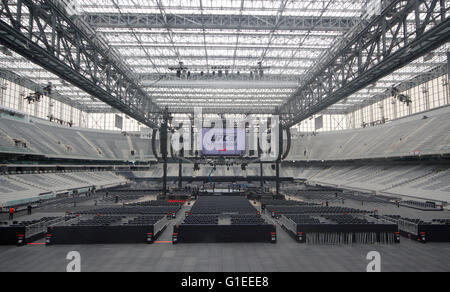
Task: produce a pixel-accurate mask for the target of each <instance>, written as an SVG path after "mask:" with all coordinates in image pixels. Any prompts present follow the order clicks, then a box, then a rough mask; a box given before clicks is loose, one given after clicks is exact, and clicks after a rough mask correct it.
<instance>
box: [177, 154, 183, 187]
mask: <svg viewBox="0 0 450 292" xmlns="http://www.w3.org/2000/svg"><path fill="white" fill-rule="evenodd" d="M178 187H179V188H180V189H181V188H183V160H181V158H180V159H179V162H178Z"/></svg>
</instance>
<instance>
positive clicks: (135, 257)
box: [0, 202, 450, 272]
mask: <svg viewBox="0 0 450 292" xmlns="http://www.w3.org/2000/svg"><path fill="white" fill-rule="evenodd" d="M353 204H355V205H357V204H358V203H357V202H355V203H354V202H349V203H346V206H352V205H353ZM355 207H357V206H355ZM377 207H378V208H379V207H380V206H377ZM187 208H188V207H183V210H181V212H179V214H178V217H177V219H176V220H173V221H171V225H170V226H169V227H168V228H167V229H166V230H165V232H164V233H163V234H162V235H161V236H160V238H159V239H158V242H157V243H154V244H152V245H146V244H127V245H122V244H117V245H115V244H113V245H55V246H49V247H47V246H45V245H42V244H37V245H27V246H24V247H15V246H0V272H6V271H8V272H24V271H27V272H33V271H35V272H64V271H66V266H67V264H68V263H69V261H68V260H66V256H67V253H69V252H71V251H77V252H79V253H80V254H81V270H82V271H84V272H100V271H102V272H103V271H105V272H122V271H125V272H364V271H366V266H367V265H368V263H369V261H368V260H367V259H366V256H367V254H368V253H369V252H370V251H378V252H379V253H380V254H381V270H382V271H383V272H434V271H436V272H449V271H450V244H448V243H427V244H421V243H417V242H414V241H411V240H408V239H406V238H403V237H402V238H401V243H400V244H396V245H353V246H311V245H302V244H299V243H297V242H295V241H294V240H293V239H292V238H291V237H290V236H289V235H288V234H287V233H286V232H285V231H284V230H282V229H281V228H280V227H279V226H278V227H277V235H278V242H277V243H276V244H270V243H231V244H221V243H217V244H181V243H180V244H177V245H172V244H171V243H170V240H171V234H172V230H173V229H172V228H173V224H175V222H179V221H180V220H182V217H183V216H184V211H186V210H187ZM386 208H388V209H387V210H386V211H394V210H391V208H392V207H391V206H388V207H386ZM379 209H380V208H379ZM393 209H395V208H393ZM411 210H412V209H408V208H401V211H402V212H403V211H404V212H405V213H407V214H410V212H414V213H415V212H416V211H411ZM48 211H49V210H45V212H46V213H45V214H46V215H50V214H51V213H48ZM380 211H381V210H380ZM398 213H399V210H397V212H395V214H398ZM416 214H417V213H416ZM411 215H414V214H411ZM439 215H440V216H439V217H441V216H442V217H446V216H448V213H439ZM263 216H265V215H263ZM426 216H431V217H433V218H434V217H435V216H434V214H430V213H428V212H427V215H426ZM439 217H436V218H439ZM20 219H22V220H23V219H26V217H23V218H20ZM267 219H268V220H272V219H271V218H267ZM42 242H43V241H42V240H41V241H40V242H38V243H42Z"/></svg>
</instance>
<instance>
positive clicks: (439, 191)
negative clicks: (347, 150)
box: [281, 163, 450, 202]
mask: <svg viewBox="0 0 450 292" xmlns="http://www.w3.org/2000/svg"><path fill="white" fill-rule="evenodd" d="M281 174H282V176H284V177H293V178H295V179H303V180H306V181H308V182H309V183H314V184H320V185H326V186H333V187H338V188H346V189H353V190H359V191H362V192H370V193H373V192H377V193H379V194H382V195H385V196H393V197H398V196H407V197H414V198H420V199H425V200H434V201H440V202H450V169H448V167H446V166H445V165H444V166H443V165H439V164H420V163H417V164H405V165H396V164H367V165H360V164H340V165H315V164H311V165H305V166H298V167H295V168H294V167H293V166H286V165H284V166H283V167H282V171H281ZM292 174H295V176H289V175H292Z"/></svg>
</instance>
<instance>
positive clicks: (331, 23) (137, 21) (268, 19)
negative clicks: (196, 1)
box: [82, 13, 359, 32]
mask: <svg viewBox="0 0 450 292" xmlns="http://www.w3.org/2000/svg"><path fill="white" fill-rule="evenodd" d="M82 17H83V20H84V21H86V22H87V23H89V24H90V25H92V26H94V27H102V28H147V29H149V28H150V29H155V28H170V29H203V28H204V29H206V30H211V29H232V30H236V29H238V28H239V29H241V30H272V29H274V28H275V27H277V30H289V31H296V30H306V31H309V30H315V31H342V32H345V31H348V30H349V29H350V28H352V27H354V26H355V25H356V24H357V23H358V22H359V20H358V19H357V18H352V17H314V16H283V17H281V18H280V19H279V21H278V20H277V17H276V16H273V15H239V14H236V15H215V14H208V15H206V14H205V15H201V14H165V15H162V14H118V13H117V14H115V13H89V14H85V15H83V16H82Z"/></svg>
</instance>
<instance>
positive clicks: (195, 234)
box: [173, 224, 276, 243]
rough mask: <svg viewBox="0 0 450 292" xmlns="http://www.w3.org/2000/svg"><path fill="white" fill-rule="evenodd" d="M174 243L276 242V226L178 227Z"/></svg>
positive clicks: (175, 229) (175, 230)
mask: <svg viewBox="0 0 450 292" xmlns="http://www.w3.org/2000/svg"><path fill="white" fill-rule="evenodd" d="M173 234H174V237H175V238H174V240H176V242H174V243H178V242H179V243H214V242H274V240H275V241H276V226H275V225H269V224H264V225H176V226H174V232H173Z"/></svg>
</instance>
